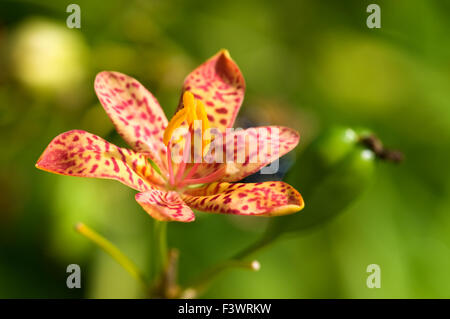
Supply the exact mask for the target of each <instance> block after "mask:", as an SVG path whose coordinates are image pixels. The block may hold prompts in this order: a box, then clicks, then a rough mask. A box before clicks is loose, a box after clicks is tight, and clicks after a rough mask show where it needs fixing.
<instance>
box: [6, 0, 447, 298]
mask: <svg viewBox="0 0 450 319" xmlns="http://www.w3.org/2000/svg"><path fill="white" fill-rule="evenodd" d="M373 2H374V1H362V0H354V1H332V0H326V1H320V2H319V1H306V0H302V1H300V0H298V1H284V0H278V1H256V0H250V1H242V0H228V1H195V0H194V1H163V0H159V1H143V0H141V1H136V0H126V1H120V0H114V1H108V2H105V1H87V0H86V1H81V0H78V1H76V3H77V4H79V5H80V7H81V29H79V30H77V29H69V28H67V27H66V18H67V16H68V15H69V13H66V7H67V5H69V4H70V3H72V1H49V0H48V1H37V0H36V1H23V0H21V1H5V0H1V1H0V132H1V134H0V146H1V157H0V163H1V165H0V209H1V213H0V297H3V298H16V297H25V298H29V297H40V298H47V297H57V298H59V297H62V298H74V297H91V298H108V297H123V298H131V297H137V296H140V294H139V288H138V286H137V284H136V283H135V282H134V281H133V279H132V278H130V277H129V276H128V274H127V273H126V272H125V271H124V270H123V269H122V268H120V267H119V266H118V265H117V264H116V263H115V262H114V261H113V260H111V259H110V258H109V256H107V255H105V254H104V253H103V252H102V251H100V250H99V249H98V248H97V247H94V246H93V245H92V244H91V243H90V242H88V241H87V240H86V239H85V238H83V237H81V236H80V235H78V234H77V233H75V231H74V230H73V225H74V224H75V223H76V222H78V221H82V222H84V223H86V224H87V225H89V226H92V227H93V228H94V229H96V230H97V231H99V232H100V233H102V234H104V235H105V236H106V237H107V238H109V239H110V240H111V241H113V242H114V243H116V244H117V245H118V246H119V247H120V248H121V249H122V250H123V251H124V252H125V253H126V254H128V255H129V256H130V257H131V259H132V260H134V261H135V262H136V263H137V264H138V265H139V266H140V267H142V268H143V269H146V267H148V264H149V255H150V253H149V248H150V237H151V236H150V234H149V233H150V232H151V229H152V220H151V218H149V217H148V216H147V214H146V213H145V212H144V211H143V210H142V209H141V208H140V207H139V206H138V204H137V203H136V202H135V200H134V192H133V190H131V189H129V188H127V187H125V186H123V185H122V184H120V183H117V182H113V181H105V180H93V179H81V178H73V177H63V176H57V175H52V174H48V173H45V172H42V171H39V170H37V169H36V168H35V167H34V164H35V162H36V160H37V159H38V157H39V155H40V154H41V152H42V151H43V150H44V148H45V147H46V146H47V144H48V143H49V142H50V140H51V139H52V138H53V137H55V136H56V135H58V134H59V133H61V132H64V131H68V130H71V129H83V130H87V131H89V132H91V133H94V134H97V135H100V136H102V137H103V138H105V139H107V140H109V141H111V142H113V143H116V144H118V145H124V143H123V142H122V141H121V139H120V137H119V136H118V135H117V133H116V132H115V131H114V129H113V126H112V124H111V123H110V121H109V119H108V117H107V116H106V114H105V113H104V111H103V109H102V107H101V106H100V104H99V102H98V100H97V98H96V96H95V93H94V89H93V80H94V77H95V75H96V73H98V72H99V71H102V70H115V71H120V72H123V73H126V74H129V75H132V76H134V77H136V78H137V79H139V80H140V81H141V82H142V83H143V84H144V85H145V86H146V87H147V88H149V90H150V91H152V92H153V93H154V94H155V95H156V97H157V98H158V99H159V101H160V103H161V105H162V106H163V107H164V109H165V111H166V112H167V114H169V115H171V114H172V113H173V111H174V109H175V107H176V105H177V102H178V98H179V93H180V88H181V85H182V82H183V79H184V77H185V76H186V75H187V74H188V72H189V71H190V70H192V69H193V68H194V67H195V66H197V65H198V64H200V63H201V62H203V61H204V60H206V59H207V58H209V57H210V56H212V55H213V54H214V53H216V52H217V51H218V50H219V49H221V48H227V49H228V50H229V51H230V53H231V55H232V57H233V58H234V59H235V61H236V62H237V63H238V64H239V66H240V68H241V70H242V72H243V74H244V77H245V79H246V82H247V88H248V89H247V94H246V100H245V102H244V105H243V109H242V110H241V113H240V116H241V125H243V124H242V123H243V122H245V121H247V122H248V121H249V122H251V123H253V124H265V123H271V124H282V125H286V126H290V127H293V128H296V129H298V130H299V131H300V132H301V134H302V140H301V142H300V146H299V150H300V151H301V150H302V149H303V148H304V147H305V146H307V145H308V144H309V143H310V142H311V141H312V139H313V138H314V137H315V136H316V135H317V134H319V133H320V132H321V131H322V130H323V129H324V128H327V127H329V126H332V125H335V124H341V125H350V126H358V127H359V126H364V127H368V128H370V129H372V130H373V131H374V132H376V133H377V135H378V136H379V137H380V138H381V139H382V140H383V141H384V143H385V144H386V145H388V146H392V147H395V148H399V149H401V150H402V151H403V152H404V153H405V156H406V161H405V162H404V163H402V164H401V165H392V164H386V163H379V165H378V167H377V174H376V179H375V180H374V182H373V183H372V185H371V186H370V189H369V190H368V191H367V192H365V193H364V195H363V196H362V197H361V198H360V199H359V200H358V201H356V202H355V203H353V205H352V206H351V208H350V209H349V210H348V211H346V212H345V213H344V214H341V215H340V216H339V217H338V218H336V219H335V220H333V221H332V222H330V223H329V224H327V225H325V226H322V227H320V228H319V229H317V230H315V231H313V232H310V233H307V234H304V235H302V236H297V237H293V238H290V239H286V240H282V241H280V242H278V243H277V244H275V245H274V246H272V247H271V248H270V249H267V250H266V251H263V252H262V253H261V254H260V255H259V256H258V260H259V261H260V262H261V265H262V268H261V270H260V271H259V272H257V273H251V272H246V271H245V270H233V271H230V272H228V273H226V274H224V275H223V276H221V277H220V278H219V280H217V281H216V283H215V285H213V286H212V287H211V289H210V290H209V291H208V292H207V293H206V295H205V297H208V298H431V297H434V298H448V297H450V232H449V230H450V214H449V211H450V196H449V195H450V172H449V169H448V163H450V148H449V145H450V143H449V142H450V41H449V34H450V19H449V18H450V2H448V1H438V0H435V1H423V0H408V1H407V0H401V1H400V0H398V1H376V3H378V4H379V5H380V7H381V29H368V28H367V27H366V18H367V16H368V15H369V14H368V13H366V7H367V5H368V4H370V3H373ZM238 125H239V123H238ZM299 156H301V154H300V155H299ZM294 165H295V163H294ZM304 169H305V170H307V169H308V167H305V168H304ZM299 185H300V186H299V187H298V188H299V190H300V192H301V191H302V188H301V183H299ZM332 200H333V199H332V198H325V199H324V201H332ZM305 201H306V203H308V198H305ZM266 222H267V219H261V218H256V219H255V218H243V217H230V216H218V215H207V214H203V213H198V214H197V220H196V222H194V223H192V224H174V223H172V224H170V225H169V229H168V231H169V244H170V246H171V247H178V248H179V249H180V251H181V255H180V281H181V283H183V282H185V281H186V280H188V279H189V278H192V277H194V276H196V275H198V274H199V273H200V272H201V271H202V270H204V269H205V268H206V267H208V266H210V265H212V264H214V263H215V262H217V261H220V260H222V259H224V258H226V257H229V256H230V255H232V254H233V253H235V252H236V251H238V250H239V249H240V248H242V247H243V246H245V245H247V244H249V243H251V242H252V241H253V240H255V239H256V238H257V236H258V235H259V234H260V233H261V232H262V231H263V229H264V226H265V223H266ZM72 263H75V264H80V265H81V269H82V289H72V290H70V289H68V288H67V287H66V276H67V274H66V267H67V265H68V264H72ZM373 263H375V264H379V265H380V267H381V288H380V289H369V288H367V287H366V278H367V275H368V274H367V273H366V267H367V265H369V264H373Z"/></svg>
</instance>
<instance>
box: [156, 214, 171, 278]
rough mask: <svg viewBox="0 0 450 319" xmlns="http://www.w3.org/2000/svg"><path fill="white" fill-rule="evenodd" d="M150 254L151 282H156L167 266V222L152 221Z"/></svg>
mask: <svg viewBox="0 0 450 319" xmlns="http://www.w3.org/2000/svg"><path fill="white" fill-rule="evenodd" d="M152 253H153V262H152V264H153V271H152V273H153V280H156V279H158V277H159V276H160V275H161V273H162V271H163V270H164V269H165V267H166V265H167V256H168V255H167V222H163V221H158V220H155V221H154V227H153V251H152Z"/></svg>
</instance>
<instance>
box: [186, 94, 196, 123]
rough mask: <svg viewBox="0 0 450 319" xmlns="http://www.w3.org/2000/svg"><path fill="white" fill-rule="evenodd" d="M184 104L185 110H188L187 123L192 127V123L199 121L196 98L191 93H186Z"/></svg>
mask: <svg viewBox="0 0 450 319" xmlns="http://www.w3.org/2000/svg"><path fill="white" fill-rule="evenodd" d="M183 104H184V108H185V109H186V122H187V123H188V125H192V123H194V121H195V120H196V119H197V113H196V111H195V108H196V103H195V98H194V95H193V94H192V93H191V92H189V91H186V92H184V94H183Z"/></svg>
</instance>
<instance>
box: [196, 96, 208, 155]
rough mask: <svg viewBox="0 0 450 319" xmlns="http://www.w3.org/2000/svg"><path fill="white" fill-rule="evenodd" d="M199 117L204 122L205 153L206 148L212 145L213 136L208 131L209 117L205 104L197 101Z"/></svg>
mask: <svg viewBox="0 0 450 319" xmlns="http://www.w3.org/2000/svg"><path fill="white" fill-rule="evenodd" d="M197 117H198V118H199V119H200V120H201V121H202V149H203V154H204V153H205V149H206V146H207V145H209V143H211V136H210V134H209V132H207V133H206V131H207V130H208V129H209V128H210V126H209V120H208V115H207V114H206V109H205V104H203V102H202V101H200V100H197Z"/></svg>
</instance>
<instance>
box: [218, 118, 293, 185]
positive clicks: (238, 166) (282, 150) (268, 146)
mask: <svg viewBox="0 0 450 319" xmlns="http://www.w3.org/2000/svg"><path fill="white" fill-rule="evenodd" d="M299 140H300V135H299V133H298V132H297V131H295V130H293V129H290V128H287V127H282V126H260V127H254V128H250V129H246V130H244V131H236V132H235V133H234V143H235V148H236V151H235V154H234V161H233V162H231V163H227V164H226V165H227V169H226V173H225V175H224V177H223V178H221V179H220V181H223V182H235V181H239V180H241V179H243V178H245V177H247V176H249V175H251V174H254V173H256V172H257V171H259V170H260V169H261V168H263V167H264V166H266V165H268V164H270V163H272V162H273V161H275V160H277V159H278V158H280V157H281V156H283V155H285V154H286V153H288V152H290V151H291V150H292V149H294V148H295V147H296V146H297V144H298V142H299ZM232 141H233V139H230V140H229V142H232ZM244 141H245V142H244ZM228 145H230V143H228ZM228 145H227V147H228ZM239 154H244V155H245V158H243V156H242V155H239ZM242 159H243V160H242ZM274 169H275V167H274Z"/></svg>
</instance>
